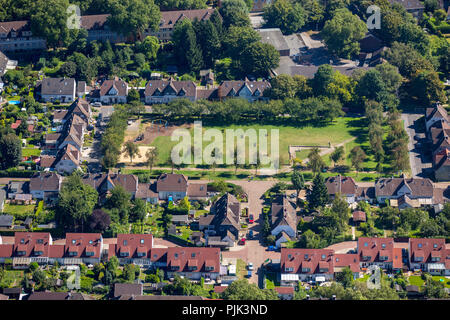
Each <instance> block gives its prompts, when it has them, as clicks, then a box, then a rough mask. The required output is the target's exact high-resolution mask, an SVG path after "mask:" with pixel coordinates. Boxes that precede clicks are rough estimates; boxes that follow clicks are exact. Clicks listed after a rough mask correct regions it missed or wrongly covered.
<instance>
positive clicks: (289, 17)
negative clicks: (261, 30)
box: [263, 0, 305, 34]
mask: <svg viewBox="0 0 450 320" xmlns="http://www.w3.org/2000/svg"><path fill="white" fill-rule="evenodd" d="M304 15H305V14H304V9H303V8H302V7H301V6H300V4H299V3H295V4H294V3H292V2H291V1H290V0H275V1H274V2H273V3H271V4H270V5H268V6H266V7H265V8H264V14H263V18H264V21H265V24H264V26H265V27H268V28H280V30H281V32H283V34H292V33H294V32H296V31H297V30H299V29H300V28H301V27H303V25H304V24H305V18H304Z"/></svg>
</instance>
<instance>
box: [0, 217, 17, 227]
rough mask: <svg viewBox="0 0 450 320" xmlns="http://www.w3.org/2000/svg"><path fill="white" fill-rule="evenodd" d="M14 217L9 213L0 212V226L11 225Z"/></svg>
mask: <svg viewBox="0 0 450 320" xmlns="http://www.w3.org/2000/svg"><path fill="white" fill-rule="evenodd" d="M13 221H14V217H13V216H11V215H9V214H0V227H11V226H12V225H13Z"/></svg>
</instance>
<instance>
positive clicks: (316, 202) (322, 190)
mask: <svg viewBox="0 0 450 320" xmlns="http://www.w3.org/2000/svg"><path fill="white" fill-rule="evenodd" d="M328 199H329V197H328V189H327V186H326V185H325V180H324V178H323V177H322V174H321V173H318V174H316V176H315V177H314V179H313V184H312V189H311V192H310V193H309V195H308V201H309V207H310V208H311V209H316V208H318V207H321V206H324V205H326V204H327V203H328Z"/></svg>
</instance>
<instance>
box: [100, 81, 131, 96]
mask: <svg viewBox="0 0 450 320" xmlns="http://www.w3.org/2000/svg"><path fill="white" fill-rule="evenodd" d="M113 87H114V88H115V89H116V91H117V96H126V95H127V94H128V92H127V90H128V85H127V83H126V82H125V81H123V80H105V81H104V82H103V83H102V85H101V87H100V96H106V95H108V93H109V91H110V90H111V88H113Z"/></svg>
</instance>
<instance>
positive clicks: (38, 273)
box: [32, 269, 47, 285]
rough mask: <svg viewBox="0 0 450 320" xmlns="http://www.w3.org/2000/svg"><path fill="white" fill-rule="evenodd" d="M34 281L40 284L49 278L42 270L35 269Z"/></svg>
mask: <svg viewBox="0 0 450 320" xmlns="http://www.w3.org/2000/svg"><path fill="white" fill-rule="evenodd" d="M32 278H33V281H34V282H36V283H37V284H38V285H42V284H45V280H46V279H47V274H46V273H45V272H44V271H42V270H39V269H38V270H35V271H34V272H33V275H32Z"/></svg>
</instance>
